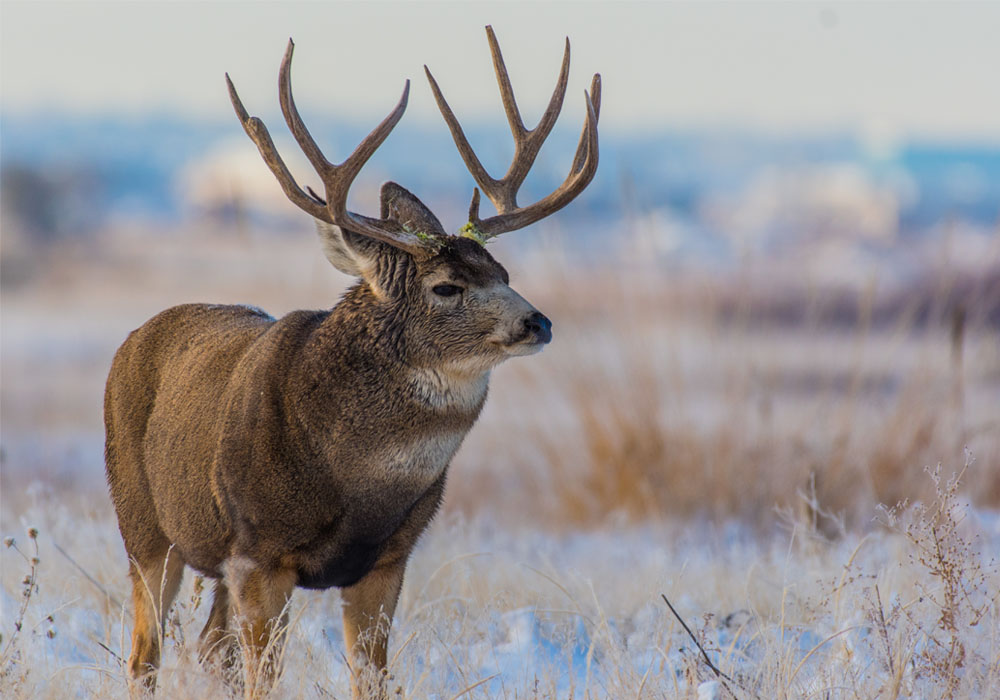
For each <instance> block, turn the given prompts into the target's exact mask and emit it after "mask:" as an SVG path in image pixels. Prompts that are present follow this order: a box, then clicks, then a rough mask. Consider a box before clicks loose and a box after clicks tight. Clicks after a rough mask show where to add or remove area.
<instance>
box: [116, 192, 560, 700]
mask: <svg viewBox="0 0 1000 700" xmlns="http://www.w3.org/2000/svg"><path fill="white" fill-rule="evenodd" d="M384 192H391V193H392V195H393V197H394V198H395V199H394V200H393V202H392V204H393V206H394V207H395V208H396V209H397V210H402V211H404V213H405V211H410V212H416V213H418V214H420V216H422V217H424V218H425V219H426V217H427V216H430V217H432V218H433V215H432V214H430V213H429V212H428V211H427V210H426V208H424V207H423V205H422V204H420V202H419V200H417V199H416V198H415V197H413V195H411V194H409V193H408V192H406V191H405V190H402V188H400V187H398V186H392V187H390V188H389V189H388V190H386V191H384ZM383 209H386V206H385V202H384V203H383ZM410 218H411V219H412V218H413V217H410ZM426 220H427V221H428V222H430V223H431V224H436V219H433V220H430V219H426ZM320 233H321V236H322V237H323V242H324V247H325V249H326V251H327V255H328V257H329V258H330V260H331V261H332V262H333V263H334V264H335V265H337V266H338V267H339V268H341V269H342V270H344V271H347V272H349V273H352V274H357V275H359V276H360V277H361V280H360V282H359V283H358V284H357V285H356V286H354V287H353V288H352V289H350V290H349V291H348V292H347V293H346V294H345V296H344V298H343V299H342V300H341V302H340V303H339V304H337V305H336V306H335V307H333V309H331V310H330V311H296V312H293V313H291V314H289V315H287V316H285V317H284V318H281V319H280V320H275V319H273V318H271V317H270V316H267V315H266V314H264V313H263V312H261V311H259V310H256V309H252V308H249V307H243V306H214V305H205V304H189V305H184V306H177V307H173V308H171V309H168V310H166V311H164V312H162V313H160V314H159V315H157V316H156V317H154V318H153V319H151V320H150V321H148V322H147V323H146V324H145V325H143V326H142V327H141V328H139V329H138V330H136V331H134V332H133V333H132V334H131V335H130V336H129V337H128V339H127V340H126V341H125V343H124V344H123V345H122V346H121V348H119V350H118V352H117V354H116V355H115V358H114V362H113V364H112V367H111V372H110V375H109V377H108V383H107V391H106V394H105V425H106V431H107V442H106V461H107V475H108V482H109V485H110V490H111V496H112V499H113V501H114V505H115V509H116V511H117V513H118V519H119V525H120V529H121V533H122V537H123V539H124V542H125V548H126V551H127V552H128V555H129V558H130V561H131V576H132V579H133V584H134V596H133V598H134V605H135V628H134V631H133V637H132V655H131V658H130V662H129V666H130V669H131V672H132V674H133V675H134V676H136V677H144V679H145V680H146V683H147V686H149V687H153V685H154V683H155V680H154V678H155V677H154V675H153V671H155V669H156V667H157V664H158V663H159V653H160V649H159V637H160V634H159V632H160V630H161V629H162V623H163V617H164V614H165V612H166V610H167V609H168V608H169V607H170V604H171V601H172V599H173V597H174V596H175V594H176V592H177V588H178V585H179V582H180V577H181V572H182V569H183V565H184V564H186V565H188V566H191V567H192V568H194V569H196V570H198V571H200V572H202V573H203V574H205V575H207V576H210V577H214V578H216V579H218V583H217V584H216V590H215V603H214V604H213V607H212V611H211V613H210V616H209V620H208V623H207V624H206V626H205V629H204V631H203V632H202V635H201V643H202V656H203V658H211V657H213V656H215V655H218V654H219V653H220V652H222V653H225V655H227V656H228V653H229V652H228V649H229V648H230V644H229V643H228V642H227V641H226V640H227V629H229V627H230V623H231V621H233V620H235V621H236V622H237V623H238V624H237V625H236V630H235V632H236V635H237V637H238V640H239V642H240V645H241V646H242V648H243V649H244V653H245V655H246V656H245V665H246V668H247V673H246V677H247V680H248V682H249V683H250V684H251V685H256V686H259V687H262V688H266V687H267V686H268V684H270V683H271V681H272V675H271V674H270V673H268V672H267V670H266V669H267V668H268V660H267V658H265V656H266V653H265V652H266V650H267V649H268V647H269V640H270V639H272V638H273V633H274V629H275V625H279V624H281V621H282V619H283V618H282V611H283V609H284V607H285V604H286V602H287V600H288V598H289V597H290V596H291V594H292V591H293V589H294V588H295V587H296V586H305V587H312V588H328V587H331V586H336V587H341V588H342V589H343V593H342V595H343V600H344V634H345V641H346V644H347V647H348V649H349V650H350V651H351V662H352V668H353V669H354V671H355V684H354V686H355V690H354V692H355V695H356V696H360V695H367V694H370V693H372V692H374V691H378V690H379V684H378V681H377V680H375V681H371V680H367V681H366V680H364V679H365V678H366V677H367V676H365V674H364V673H363V670H364V669H365V668H367V667H370V668H373V669H375V670H376V671H377V670H379V669H382V668H384V666H385V663H386V643H387V639H388V625H389V622H391V619H392V615H393V612H394V609H395V606H396V600H397V598H398V595H399V589H400V586H401V584H402V580H403V572H404V570H405V566H406V561H407V558H408V557H409V554H410V552H411V550H412V548H413V546H414V544H415V543H416V541H417V538H418V537H419V536H420V534H421V532H422V531H423V530H424V528H425V527H426V526H427V524H428V522H429V521H430V519H431V518H432V517H433V515H434V513H435V511H436V510H437V508H438V505H439V503H440V501H441V495H442V492H443V490H444V483H445V478H446V474H447V466H448V463H449V462H450V460H451V457H452V455H453V454H454V452H455V450H457V449H458V446H459V444H460V443H461V441H462V439H463V437H464V436H465V434H466V433H467V432H468V430H469V429H470V428H471V427H472V425H473V423H474V422H475V421H476V418H477V417H478V415H479V412H480V410H481V408H482V405H483V402H484V400H485V398H486V386H487V382H488V378H489V372H490V370H491V368H492V367H494V366H496V365H497V364H498V363H500V362H501V361H503V360H504V359H506V358H507V357H510V356H513V355H523V354H529V353H530V352H534V351H537V350H538V349H540V348H541V347H542V345H544V343H546V342H548V339H549V338H550V337H551V336H550V334H549V331H548V327H549V324H548V320H547V319H545V318H544V317H543V316H541V315H540V314H539V313H538V312H537V311H535V309H534V308H533V307H532V306H531V305H530V304H528V303H527V302H526V301H524V300H523V299H522V298H521V297H520V296H518V295H517V294H516V293H515V292H513V291H512V290H511V289H510V287H509V286H508V284H507V273H506V271H505V270H504V269H503V267H502V266H501V265H500V264H499V263H497V262H496V261H495V260H494V259H493V258H492V256H491V255H490V254H489V253H488V252H486V250H485V249H484V248H483V247H481V246H480V245H479V244H477V243H475V242H472V241H470V240H467V239H462V238H451V237H445V238H442V239H441V240H443V241H444V245H443V246H442V247H441V248H440V249H439V250H437V252H435V253H434V254H428V255H426V256H414V255H411V254H410V253H407V252H403V251H401V250H399V249H397V248H394V247H390V246H389V245H386V244H384V243H381V242H377V241H373V240H372V239H369V238H365V237H362V236H358V235H356V234H353V233H350V232H345V231H343V230H341V229H339V228H337V227H333V226H321V230H320ZM442 284H450V285H457V286H460V287H461V288H462V292H461V293H460V294H457V295H446V296H442V295H440V294H438V293H436V292H435V291H434V288H435V287H438V288H439V289H440V287H439V285H442ZM165 564H166V570H167V572H166V574H164V573H163V571H164V565H165ZM380 618H382V619H381V624H380ZM272 646H273V645H272ZM257 669H264V675H263V676H258V675H257ZM377 675H378V674H377V673H376V674H374V677H376V678H377Z"/></svg>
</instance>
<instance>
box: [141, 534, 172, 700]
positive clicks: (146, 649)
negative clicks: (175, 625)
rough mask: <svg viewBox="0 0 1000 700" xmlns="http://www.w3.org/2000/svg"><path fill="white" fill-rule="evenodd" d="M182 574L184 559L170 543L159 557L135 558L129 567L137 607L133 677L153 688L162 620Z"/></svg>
mask: <svg viewBox="0 0 1000 700" xmlns="http://www.w3.org/2000/svg"><path fill="white" fill-rule="evenodd" d="M183 574H184V561H183V560H182V559H181V558H180V555H178V554H177V553H175V552H173V551H172V550H171V549H170V547H169V545H167V546H164V547H163V549H162V551H161V552H160V553H159V555H158V556H155V557H146V558H144V561H138V560H136V559H133V560H132V563H131V565H130V566H129V576H131V577H132V603H133V606H134V608H135V625H134V626H133V629H132V654H131V656H129V662H128V667H129V673H130V674H131V676H132V678H134V679H137V680H141V681H142V683H143V685H144V686H145V687H146V688H147V689H149V690H150V691H152V690H155V688H156V669H157V668H159V666H160V645H161V641H162V638H163V622H164V620H165V619H166V616H167V611H168V610H169V609H170V605H171V604H172V603H173V602H174V597H176V595H177V589H178V588H180V584H181V576H182V575H183Z"/></svg>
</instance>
